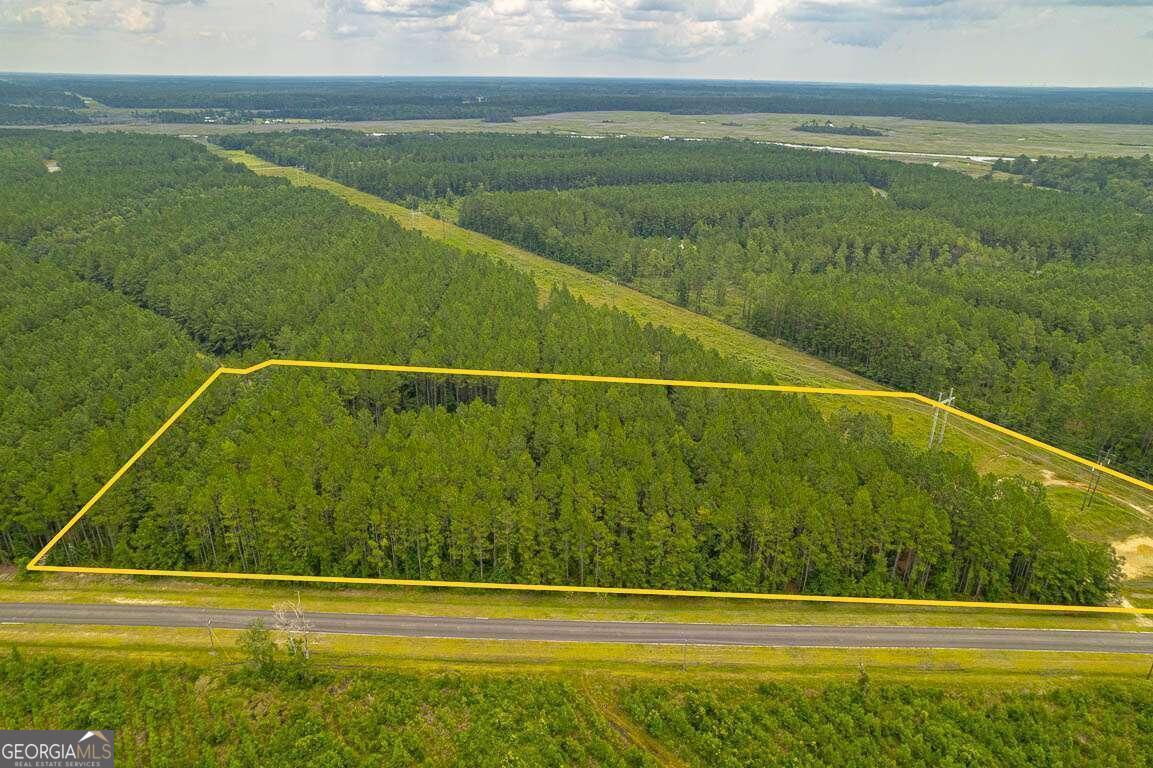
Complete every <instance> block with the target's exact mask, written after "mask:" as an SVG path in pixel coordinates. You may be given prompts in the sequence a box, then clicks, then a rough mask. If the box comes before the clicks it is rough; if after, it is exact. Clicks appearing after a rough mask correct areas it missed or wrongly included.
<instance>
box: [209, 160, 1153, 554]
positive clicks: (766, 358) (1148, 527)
mask: <svg viewBox="0 0 1153 768" xmlns="http://www.w3.org/2000/svg"><path fill="white" fill-rule="evenodd" d="M838 138H842V137H838ZM844 138H848V137H844ZM212 149H213V151H214V152H216V153H217V154H219V155H220V156H222V157H226V158H228V159H230V160H232V161H233V162H237V163H240V164H242V165H244V166H246V167H248V168H249V169H251V170H252V171H254V172H256V173H258V174H261V175H265V176H277V177H280V178H284V179H287V180H288V181H289V182H290V183H292V184H294V185H296V186H306V187H313V188H316V189H322V190H325V191H327V192H330V193H332V194H334V195H337V196H339V197H341V198H342V199H344V200H346V201H347V202H349V203H351V204H353V205H356V206H359V207H361V208H365V209H367V210H369V211H372V212H374V213H377V214H380V215H382V216H388V217H390V218H392V219H394V220H396V221H397V222H398V223H400V224H401V225H402V226H404V227H407V228H409V229H414V230H417V231H419V232H422V233H423V234H425V235H426V236H428V237H430V238H432V239H435V240H440V241H442V242H445V243H447V244H449V245H452V246H455V247H457V248H460V249H463V250H467V251H474V252H478V253H482V254H485V255H488V256H490V257H493V258H496V259H498V260H500V261H503V262H505V263H507V264H510V265H511V266H513V267H515V268H517V269H520V270H522V271H524V272H527V273H528V274H529V275H531V276H532V277H533V279H534V280H535V281H536V284H537V285H538V286H539V288H540V292H541V295H542V297H543V296H547V294H548V292H549V291H550V290H552V288H553V287H554V286H565V287H567V288H568V289H569V290H570V291H571V292H572V293H573V294H574V295H576V296H579V297H581V298H583V299H584V300H585V301H588V302H589V303H591V304H594V305H608V306H613V307H616V308H617V309H620V310H621V311H623V312H626V313H628V314H630V315H632V316H633V317H634V318H636V319H637V320H638V321H640V322H642V323H652V324H654V325H662V326H665V327H667V328H670V329H672V330H674V331H677V332H680V333H683V334H685V335H687V336H690V337H692V338H694V339H696V340H697V341H699V342H701V343H702V344H704V345H705V346H707V347H711V348H713V349H715V350H717V351H718V352H720V353H721V354H723V355H725V356H727V357H730V358H733V359H737V360H741V361H743V362H745V363H747V364H749V365H751V366H753V367H754V368H757V369H760V370H767V371H769V372H771V373H772V374H773V375H774V376H775V377H776V378H777V380H778V381H780V382H782V383H786V384H798V385H806V386H844V387H852V388H860V389H883V388H884V387H882V386H881V385H879V384H877V383H875V382H872V381H870V380H868V379H865V378H863V377H861V376H857V375H856V374H853V373H850V372H849V371H845V370H843V369H841V368H837V367H836V366H834V365H830V364H829V363H826V362H824V361H822V360H819V359H817V358H815V357H813V356H811V355H807V354H805V353H803V352H799V351H797V350H794V349H790V348H789V347H787V346H785V345H784V344H780V343H777V342H773V341H770V340H768V339H762V338H760V337H757V336H754V335H753V334H751V333H748V332H746V331H742V330H739V329H737V328H734V327H733V326H729V325H725V324H724V323H722V322H720V321H718V320H715V319H713V318H709V317H705V316H703V315H700V314H697V313H695V312H692V311H691V310H688V309H684V308H681V307H677V306H674V305H672V304H669V303H667V302H664V301H662V300H660V299H656V298H653V297H651V296H648V295H645V294H642V293H640V292H638V291H635V290H632V289H631V288H627V287H625V286H623V285H620V284H618V283H615V282H613V281H611V280H608V279H605V278H603V277H599V276H597V275H592V274H589V273H587V272H583V271H581V270H580V269H577V268H576V267H570V266H568V265H565V264H560V263H559V262H555V261H551V260H549V259H546V258H544V257H543V256H538V255H536V254H534V253H530V252H529V251H526V250H524V249H522V248H517V247H516V246H513V245H510V244H508V243H505V242H502V241H500V240H496V239H494V238H491V237H488V236H486V235H481V234H479V233H476V232H472V231H471V230H467V229H463V228H461V227H458V226H456V225H455V224H452V223H450V222H449V221H448V220H447V219H439V220H438V219H434V218H433V217H431V216H429V215H427V214H425V213H422V212H419V211H411V210H409V209H407V208H404V207H403V206H400V205H397V204H395V203H391V202H389V201H387V200H384V199H382V198H379V197H376V196H374V195H370V194H368V193H365V192H361V191H359V190H356V189H353V188H352V187H348V186H346V185H344V184H340V183H339V182H335V181H332V180H330V179H326V178H324V177H322V176H317V175H316V174H312V173H308V172H306V171H302V170H300V169H298V168H286V167H282V166H278V165H275V164H273V163H270V162H268V161H266V160H262V159H260V158H258V157H255V156H253V155H250V154H248V153H246V152H241V151H226V150H221V149H218V148H212ZM812 400H813V402H814V403H815V404H816V405H817V407H819V408H820V409H821V410H822V411H824V412H826V413H828V412H832V411H834V410H836V409H838V408H842V407H844V408H849V409H851V410H857V411H863V412H868V413H874V414H877V415H880V416H882V417H884V418H887V419H890V420H891V421H892V423H893V429H894V432H895V434H896V435H897V436H899V437H901V438H903V439H906V440H909V441H911V442H913V443H915V444H922V445H923V444H924V443H925V442H926V441H927V439H928V435H929V429H930V420H931V411H930V408H929V407H928V406H926V405H923V404H920V403H914V402H904V401H866V400H861V399H850V398H843V397H837V398H833V397H826V396H820V397H813V398H812ZM945 448H946V449H947V450H950V451H954V452H956V453H962V454H969V455H970V456H972V458H973V461H974V463H975V464H976V466H977V468H978V469H979V470H980V471H982V472H991V473H997V474H1002V475H1008V474H1019V475H1022V476H1023V477H1026V478H1028V479H1031V480H1036V481H1037V482H1040V483H1043V484H1046V485H1049V486H1055V487H1056V488H1057V489H1058V490H1059V491H1060V492H1059V493H1054V494H1053V496H1052V503H1053V506H1054V509H1055V510H1056V511H1057V513H1058V514H1060V515H1062V516H1063V517H1064V518H1065V519H1066V521H1067V522H1068V523H1069V525H1070V527H1071V528H1072V529H1073V530H1075V531H1078V532H1079V533H1080V534H1081V535H1084V536H1086V537H1087V538H1091V539H1095V540H1107V541H1116V540H1119V539H1123V538H1126V537H1128V536H1131V535H1134V534H1137V533H1153V493H1150V492H1148V491H1145V490H1143V489H1140V488H1137V487H1135V486H1132V485H1129V484H1127V483H1125V482H1124V481H1121V480H1118V479H1115V478H1112V477H1105V478H1103V480H1102V482H1101V488H1100V490H1099V494H1098V498H1097V500H1096V501H1095V502H1094V504H1093V505H1092V506H1091V507H1090V508H1089V509H1088V510H1087V511H1085V512H1082V510H1081V501H1082V496H1081V494H1080V493H1079V492H1078V491H1076V490H1075V489H1076V488H1077V487H1078V486H1084V485H1085V484H1087V483H1088V481H1089V480H1090V471H1089V470H1088V469H1087V468H1085V467H1083V466H1081V465H1078V464H1076V463H1074V462H1071V461H1069V460H1068V459H1064V458H1061V457H1059V456H1056V455H1054V454H1051V453H1049V452H1047V451H1044V450H1042V449H1039V448H1034V447H1032V446H1030V445H1027V444H1025V443H1022V442H1020V441H1018V440H1015V439H1013V438H1010V437H1008V436H1006V435H1002V434H1000V433H997V432H994V431H993V430H990V429H988V428H986V427H982V426H980V425H978V424H973V423H970V422H963V421H961V420H960V419H956V418H954V419H952V420H950V422H949V428H948V432H947V433H946V438H945Z"/></svg>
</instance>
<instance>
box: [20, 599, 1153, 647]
mask: <svg viewBox="0 0 1153 768" xmlns="http://www.w3.org/2000/svg"><path fill="white" fill-rule="evenodd" d="M307 618H308V620H309V621H310V622H311V623H312V627H313V630H314V631H316V632H318V633H324V634H348V635H381V636H392V637H422V638H454V639H466V640H514V641H526V640H527V641H548V642H581V643H640V644H647V645H651V644H659V645H714V646H715V645H733V646H740V645H743V646H763V647H794V648H971V649H982V650H1006V651H1009V650H1012V651H1079V652H1098V653H1148V654H1153V632H1111V631H1098V630H1061V629H981V628H966V627H893V626H888V627H868V626H820V625H803V624H798V625H784V624H672V623H664V622H647V621H634V622H625V621H619V622H618V621H554V620H543V619H484V618H452V617H437V616H401V615H378V614H369V613H322V612H311V613H308V614H307ZM254 619H264V621H265V622H266V623H267V624H269V625H272V624H273V615H272V612H271V611H256V610H238V609H221V608H194V607H186V606H167V605H102V604H79V603H67V604H65V603H0V623H3V624H9V625H11V624H87V625H92V626H118V627H125V626H127V627H208V626H211V627H213V628H218V629H242V628H244V627H245V626H247V625H248V624H249V622H251V621H253V620H254Z"/></svg>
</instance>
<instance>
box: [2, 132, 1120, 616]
mask: <svg viewBox="0 0 1153 768" xmlns="http://www.w3.org/2000/svg"><path fill="white" fill-rule="evenodd" d="M5 148H6V151H5V153H4V154H3V155H2V156H0V174H3V178H4V184H2V185H0V190H3V192H0V194H4V195H5V196H6V198H5V200H6V203H7V204H6V205H5V207H4V211H5V218H4V219H3V221H2V223H3V228H2V229H0V231H2V232H3V238H4V240H6V241H7V244H6V245H4V246H3V249H4V250H3V261H2V262H0V264H2V265H3V269H0V295H2V296H3V297H4V301H3V302H0V307H3V310H2V311H0V325H2V326H3V327H6V328H7V329H9V330H8V331H7V332H5V333H4V335H3V336H2V337H0V338H2V339H3V342H2V343H3V344H5V345H6V346H7V347H9V349H6V350H5V354H4V355H3V356H2V357H0V360H2V361H3V362H2V363H0V366H2V367H0V376H2V377H3V380H4V383H5V386H4V387H3V388H2V389H0V392H3V393H4V397H5V398H6V400H5V403H4V407H3V408H0V450H2V451H4V457H5V459H6V460H5V461H3V462H0V466H2V467H3V468H4V470H3V474H0V483H2V485H0V499H3V501H4V508H5V509H6V510H11V512H6V514H5V517H4V518H3V520H2V527H0V534H2V537H0V542H2V543H3V547H4V550H3V553H4V556H5V557H6V558H22V557H27V556H28V555H30V554H31V553H32V552H35V551H36V550H37V549H38V548H39V546H41V545H42V544H43V543H44V541H45V540H46V538H47V537H48V536H49V535H50V533H51V532H52V531H54V530H55V529H56V528H57V527H58V526H59V525H60V524H61V523H62V522H63V520H64V519H66V518H67V517H69V516H70V515H71V514H72V513H73V512H74V511H75V509H76V507H78V506H79V503H81V501H82V500H83V499H84V498H86V497H87V495H88V494H90V493H91V492H92V491H94V490H95V488H96V486H97V485H98V483H99V481H100V480H101V479H102V478H103V477H107V476H108V475H109V474H111V472H112V471H113V470H114V469H115V468H116V466H118V464H119V462H120V461H122V460H123V459H124V458H125V457H126V456H127V455H128V454H129V453H130V452H131V451H132V450H133V449H134V448H135V447H136V446H137V445H138V444H139V443H140V442H141V440H142V439H143V438H144V437H145V436H146V435H147V434H148V433H149V432H150V431H151V430H152V429H153V428H154V427H155V425H156V423H157V422H158V421H159V418H160V414H163V413H164V412H166V411H167V410H168V409H170V408H171V407H172V405H173V399H174V398H175V399H176V400H177V401H178V400H179V399H181V395H182V394H185V393H187V392H189V391H190V390H191V389H192V386H194V385H193V384H191V383H190V382H193V381H195V380H197V379H198V377H199V376H201V375H202V374H203V373H204V371H205V370H206V369H207V368H209V367H211V366H214V365H216V364H219V363H229V364H239V363H244V362H251V361H254V360H261V359H264V358H267V357H270V356H283V357H294V358H307V359H320V360H352V361H380V362H396V363H413V364H423V365H439V366H449V367H468V368H498V369H523V370H540V371H561V372H581V373H597V374H623V375H633V376H652V377H659V378H688V379H702V378H714V379H729V380H754V381H755V380H765V379H764V377H763V376H758V375H756V374H754V373H753V372H752V371H750V370H748V369H746V368H744V367H743V366H742V365H740V364H737V363H735V362H732V361H729V360H726V359H723V358H721V357H720V356H719V355H717V354H716V353H714V352H709V351H706V350H705V349H703V348H702V347H701V346H700V345H698V344H697V343H695V342H692V341H690V340H688V339H686V338H684V337H682V336H678V335H675V334H672V333H670V332H668V331H666V330H663V329H660V328H654V327H651V326H641V325H639V324H638V323H637V322H635V321H634V320H632V319H630V318H629V317H627V316H625V315H623V314H621V313H619V312H615V311H611V310H607V309H594V308H592V307H590V306H589V305H587V304H584V303H583V302H580V301H577V300H575V299H574V298H573V297H571V296H570V295H568V294H567V293H564V292H563V291H561V292H554V293H553V294H552V295H551V296H550V297H548V299H547V301H545V302H544V303H543V305H542V304H541V303H540V302H539V301H538V295H537V290H536V287H535V285H534V284H533V283H532V281H531V280H530V279H529V277H527V276H526V275H524V274H522V273H518V272H515V271H513V270H512V269H510V268H508V267H504V266H500V265H497V264H496V263H494V262H492V261H490V260H488V259H486V258H483V257H481V256H478V255H471V254H464V253H461V252H459V251H456V250H453V249H450V248H448V247H446V246H443V245H440V244H436V243H434V242H432V241H430V240H428V239H426V238H424V237H422V236H420V235H418V234H415V233H411V232H407V231H404V230H402V229H401V228H400V227H399V226H397V225H396V224H395V223H393V222H391V221H388V220H385V219H381V218H379V217H376V216H374V215H372V214H370V213H368V212H366V211H362V210H359V209H354V208H351V207H349V206H347V205H346V204H344V203H343V202H341V201H339V200H338V199H337V198H335V197H333V196H330V195H327V194H326V193H322V192H319V191H312V190H301V189H294V188H291V187H289V186H288V185H287V184H285V183H283V182H281V181H279V180H272V179H264V178H259V177H256V176H254V175H252V174H251V173H249V172H246V171H243V170H240V169H239V167H238V166H232V165H230V164H229V163H227V162H226V161H223V160H220V159H217V158H215V157H213V156H212V155H211V154H209V153H208V152H207V151H206V150H205V149H204V148H203V147H200V146H197V145H195V144H192V143H190V142H186V141H181V140H177V139H171V138H162V137H149V136H132V135H101V136H84V135H78V134H62V133H47V132H46V133H27V134H19V133H14V134H11V135H10V136H9V140H8V141H6V143H5ZM48 157H50V158H52V159H53V160H55V161H56V162H58V163H59V165H60V167H61V168H62V169H63V170H62V171H61V172H58V173H48V171H47V170H46V168H45V165H44V162H43V160H44V159H45V158H48ZM854 167H855V166H853V165H852V164H849V165H846V166H844V167H843V168H842V169H841V170H839V171H837V172H838V173H852V172H854V170H853V169H854ZM838 168H841V167H840V166H838ZM865 190H866V192H865V194H871V193H869V192H868V190H867V188H865ZM33 286H39V287H36V288H33ZM45 297H48V300H45ZM89 318H92V319H89ZM113 328H115V330H112V329H113ZM93 360H99V363H100V364H99V365H95V366H94V365H90V364H89V363H90V362H91V361H93ZM137 365H138V366H140V368H141V370H142V371H143V372H142V374H141V377H140V380H139V381H138V382H137V383H135V384H134V385H133V387H126V386H125V384H124V381H125V378H124V376H125V375H122V374H120V373H118V370H119V368H120V367H121V366H125V367H128V368H130V369H131V367H132V366H137ZM45 370H47V371H50V374H49V375H45V374H44V371H45ZM199 405H201V404H198V407H197V408H196V409H194V410H193V411H190V412H189V413H188V414H186V415H185V417H184V418H182V419H181V421H180V422H179V424H178V426H177V427H176V428H174V429H173V431H172V432H170V433H169V434H168V435H166V436H165V439H164V441H163V444H162V445H158V446H157V449H156V450H155V451H153V452H150V454H149V456H148V457H147V458H146V459H145V460H144V461H142V463H141V464H140V465H139V466H138V467H137V468H135V470H134V471H133V472H132V473H131V474H130V476H128V477H126V478H125V480H124V481H123V482H122V483H120V484H118V485H117V486H116V488H115V489H114V491H113V492H112V493H110V494H109V496H108V497H107V498H106V499H104V500H103V501H102V502H101V504H100V505H98V507H97V508H96V509H94V510H93V512H92V513H90V514H89V515H88V516H87V517H86V518H85V521H84V522H83V523H82V524H81V525H80V526H78V527H77V528H76V529H75V530H74V531H73V532H72V533H70V534H69V536H68V537H66V538H65V539H64V540H63V541H62V542H61V544H60V545H59V546H58V547H57V548H56V549H54V550H53V554H52V557H53V558H57V559H56V560H54V561H55V562H71V563H79V562H83V563H100V564H116V565H131V566H136V567H149V568H157V567H160V568H175V569H181V568H197V569H201V570H211V569H216V568H220V569H228V570H252V571H256V570H262V571H267V570H274V571H284V572H290V573H320V574H330V575H348V576H399V577H407V578H435V577H439V578H454V579H455V578H460V579H469V578H471V579H486V580H505V581H525V582H538V581H545V582H548V583H558V584H559V583H564V584H597V585H602V586H612V585H627V586H661V587H697V588H720V589H741V590H764V591H780V590H791V591H799V592H812V593H817V592H824V593H839V594H869V595H925V596H940V597H945V596H966V597H979V598H987V599H1005V600H1036V601H1043V602H1077V603H1100V602H1103V601H1105V600H1107V599H1109V596H1110V594H1111V593H1112V591H1113V590H1114V588H1115V583H1116V578H1117V574H1116V562H1115V559H1114V558H1113V555H1112V553H1111V551H1110V550H1109V549H1108V548H1107V547H1104V546H1100V545H1092V544H1086V543H1082V542H1078V541H1075V540H1073V539H1071V538H1070V536H1069V535H1068V533H1067V532H1066V530H1065V528H1064V526H1063V524H1062V523H1061V521H1059V520H1058V519H1056V518H1055V517H1054V515H1053V514H1052V512H1051V510H1050V509H1049V507H1048V505H1047V503H1046V501H1045V496H1044V492H1043V490H1042V489H1041V488H1040V487H1038V486H1035V485H1031V484H1027V483H1024V482H1022V481H1020V480H1019V479H1013V478H1006V479H1000V478H995V477H982V476H980V475H979V474H978V473H977V472H976V471H975V470H974V469H973V467H972V465H971V464H970V463H969V462H968V461H967V460H966V459H963V458H959V457H956V456H952V455H950V454H947V453H942V452H939V451H932V452H925V451H921V450H916V449H913V448H910V447H908V446H906V445H904V444H900V443H897V442H895V441H894V440H893V439H892V438H891V436H890V434H889V430H888V427H887V425H885V424H880V423H877V422H875V421H872V420H869V419H865V418H861V417H855V416H851V415H849V414H841V415H838V416H837V417H835V418H833V419H831V420H828V421H826V420H825V419H824V418H822V416H821V415H820V414H819V413H818V412H817V411H816V410H815V408H814V407H813V406H812V405H810V404H809V403H808V402H807V401H805V400H804V399H801V398H797V397H794V396H785V395H782V396H771V397H753V396H748V395H746V396H741V395H734V394H733V393H701V392H693V391H681V390H678V389H675V388H674V389H668V388H655V387H654V388H648V389H643V388H620V387H618V388H610V389H608V390H605V389H604V388H599V389H598V388H596V387H593V386H589V385H558V384H538V385H526V384H524V383H523V382H520V383H517V382H505V383H501V384H496V383H494V382H492V381H486V380H484V379H476V378H475V377H473V378H469V379H465V380H448V379H443V378H427V377H426V378H422V379H415V380H414V379H412V378H405V377H389V376H381V375H372V376H370V375H342V376H334V375H314V374H308V373H301V372H292V373H277V372H269V373H267V374H262V375H259V376H256V377H253V378H249V379H238V380H235V381H233V383H232V385H231V386H220V387H218V388H214V389H213V390H212V391H211V394H210V395H209V396H206V399H205V400H204V401H203V403H202V405H203V407H199ZM45 407H49V408H50V410H51V411H52V412H60V413H63V414H65V415H64V417H63V418H61V419H59V420H57V421H55V422H49V423H44V420H43V418H42V413H41V411H42V409H43V408H45ZM93 440H97V442H96V443H94V442H93ZM45 466H48V467H50V468H51V471H49V472H45V470H44V467H45Z"/></svg>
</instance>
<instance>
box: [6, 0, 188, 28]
mask: <svg viewBox="0 0 1153 768" xmlns="http://www.w3.org/2000/svg"><path fill="white" fill-rule="evenodd" d="M201 3H203V0H0V27H4V28H16V29H21V28H30V29H41V30H49V31H55V32H92V31H97V30H102V29H110V30H117V31H121V32H129V33H132V34H146V33H155V32H159V31H160V30H162V29H163V28H164V21H165V9H166V8H168V7H171V6H176V5H200V4H201Z"/></svg>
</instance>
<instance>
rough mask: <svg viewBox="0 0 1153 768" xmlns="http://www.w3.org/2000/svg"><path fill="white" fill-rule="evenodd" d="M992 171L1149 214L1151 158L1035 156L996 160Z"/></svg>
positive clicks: (1152, 176) (1152, 206)
mask: <svg viewBox="0 0 1153 768" xmlns="http://www.w3.org/2000/svg"><path fill="white" fill-rule="evenodd" d="M993 170H994V171H1002V172H1004V173H1012V174H1016V175H1018V176H1020V177H1021V178H1022V180H1024V181H1027V182H1029V183H1030V184H1035V185H1036V186H1038V187H1047V188H1049V189H1059V190H1061V191H1063V192H1074V193H1078V194H1083V195H1099V196H1102V197H1105V198H1108V199H1111V200H1116V201H1118V202H1121V203H1124V204H1125V205H1128V206H1131V207H1133V208H1136V209H1137V210H1139V211H1141V212H1142V213H1153V158H1151V157H1150V156H1149V155H1144V156H1142V157H1038V158H1036V159H1030V158H1029V157H1027V156H1025V155H1021V156H1019V157H1017V158H1016V159H1014V160H1011V161H1010V160H998V161H997V162H996V163H994V164H993Z"/></svg>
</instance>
